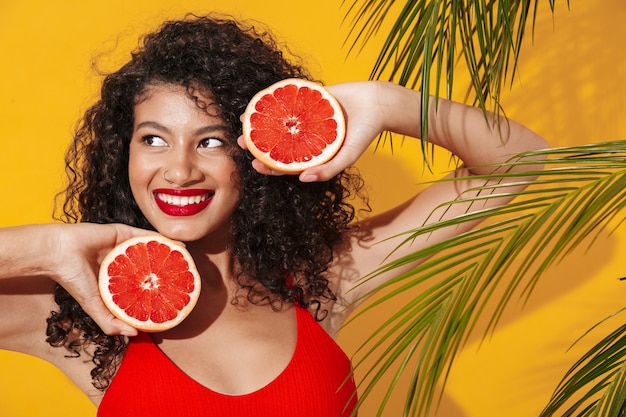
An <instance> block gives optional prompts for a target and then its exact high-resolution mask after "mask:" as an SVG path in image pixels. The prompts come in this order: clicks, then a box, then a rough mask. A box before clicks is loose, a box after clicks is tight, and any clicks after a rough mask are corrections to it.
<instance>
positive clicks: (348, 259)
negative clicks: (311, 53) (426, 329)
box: [301, 82, 547, 332]
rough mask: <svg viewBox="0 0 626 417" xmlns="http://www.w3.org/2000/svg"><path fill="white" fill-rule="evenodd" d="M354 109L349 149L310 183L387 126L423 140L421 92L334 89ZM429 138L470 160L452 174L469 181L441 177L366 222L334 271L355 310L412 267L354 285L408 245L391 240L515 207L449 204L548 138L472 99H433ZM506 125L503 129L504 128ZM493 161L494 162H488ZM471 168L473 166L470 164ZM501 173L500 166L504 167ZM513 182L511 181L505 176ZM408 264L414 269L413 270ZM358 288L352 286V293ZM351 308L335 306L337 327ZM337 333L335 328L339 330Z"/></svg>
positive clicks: (424, 240)
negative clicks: (471, 214) (484, 212)
mask: <svg viewBox="0 0 626 417" xmlns="http://www.w3.org/2000/svg"><path fill="white" fill-rule="evenodd" d="M331 91H332V92H333V94H334V95H335V96H336V97H337V98H338V99H339V101H340V102H341V104H342V106H344V109H345V111H346V113H347V120H348V135H349V136H348V137H347V138H346V146H344V147H343V148H342V150H341V152H340V153H339V154H337V156H336V157H335V158H334V159H333V160H331V161H330V162H329V163H327V164H326V165H325V166H320V167H316V168H312V169H310V170H308V171H306V172H304V173H302V175H301V178H304V180H315V179H324V178H328V177H330V176H332V175H334V174H335V173H336V172H338V171H339V170H341V169H343V168H345V167H347V166H349V165H351V164H353V163H354V162H355V161H356V160H357V159H358V157H359V156H360V155H361V154H362V152H363V151H364V150H365V149H366V148H367V146H368V145H369V144H370V143H371V141H372V140H374V138H376V137H377V136H378V135H379V133H380V132H382V131H391V132H395V133H399V134H402V135H406V136H410V137H415V138H419V137H420V135H421V125H420V107H421V104H420V94H419V93H418V92H416V91H413V90H410V89H406V88H403V87H400V86H397V85H394V84H390V83H383V82H375V83H355V84H341V85H337V86H333V87H331ZM428 116H429V138H428V139H429V141H430V142H431V143H433V144H435V145H437V146H441V147H444V148H446V149H448V150H449V151H451V152H452V153H453V154H455V155H456V156H457V157H459V158H460V159H461V161H462V162H463V164H462V165H461V166H460V167H459V168H458V169H457V171H456V172H454V173H452V174H450V175H454V176H458V177H464V178H467V179H464V180H461V181H454V182H437V183H435V184H433V185H431V186H429V187H427V188H426V189H425V190H424V191H422V192H421V193H419V194H418V195H416V196H414V197H412V198H411V199H409V200H408V201H406V202H405V203H403V204H401V205H399V206H397V207H395V208H393V209H391V210H389V211H388V212H385V213H382V214H379V215H377V216H374V217H372V218H370V219H367V220H366V221H364V222H362V223H361V225H360V226H361V232H362V233H363V234H364V235H367V236H368V240H361V239H359V238H358V237H356V236H354V237H352V238H351V240H350V242H348V244H347V245H346V246H345V247H343V248H341V249H339V251H338V253H337V255H338V256H336V257H335V259H336V260H337V261H336V263H335V264H334V265H333V267H332V269H331V274H333V275H332V276H331V280H332V281H333V282H334V283H335V284H336V287H335V288H336V291H337V293H338V295H339V296H340V297H342V298H343V301H344V303H345V304H347V305H351V307H352V308H351V309H350V310H352V309H353V308H354V307H356V305H357V304H356V303H354V302H355V300H357V299H358V298H359V297H361V296H362V295H363V294H364V293H366V292H368V291H370V290H372V289H375V288H377V287H378V286H379V285H381V284H382V283H383V282H385V281H387V280H388V279H390V278H392V277H394V276H397V275H398V274H399V273H401V272H403V270H404V269H395V270H394V271H392V272H390V273H386V274H382V275H380V276H377V277H376V278H375V279H372V280H370V281H368V282H367V283H366V284H365V285H361V286H359V287H357V289H356V290H353V288H354V286H355V284H356V283H358V280H359V278H361V277H363V276H365V275H367V274H369V273H370V272H372V271H374V270H375V269H376V268H378V267H380V266H381V265H382V264H383V263H384V260H385V257H386V256H388V255H389V254H390V253H391V251H392V250H394V249H396V247H397V245H398V244H399V243H400V240H398V239H390V240H386V239H388V238H390V237H393V236H396V235H398V234H400V233H403V232H406V231H407V230H410V229H412V228H415V227H419V226H422V225H424V224H428V223H431V222H434V221H437V220H445V219H449V218H453V217H455V216H458V215H461V214H464V213H468V212H471V211H472V210H476V209H484V208H486V207H494V206H498V205H503V204H507V203H508V202H509V201H510V198H492V199H489V200H488V202H487V203H485V204H480V205H478V204H474V205H469V204H454V205H453V206H452V208H449V207H448V208H441V207H440V206H441V205H445V204H446V203H448V202H451V201H454V200H455V199H458V198H459V197H460V196H463V197H467V198H469V197H472V196H473V195H476V194H477V192H475V191H472V189H473V188H475V187H480V186H484V185H485V181H484V180H483V179H472V175H476V174H486V173H493V172H494V167H493V165H494V164H496V165H497V164H500V163H503V162H506V161H507V160H509V158H511V157H512V156H513V155H516V154H518V153H521V152H524V151H529V150H536V149H542V148H545V147H547V144H546V142H545V141H544V140H543V139H542V138H541V137H540V136H539V135H537V134H536V133H534V132H533V131H531V130H530V129H528V128H526V127H525V126H523V125H521V124H519V123H517V122H515V121H513V120H504V119H501V120H500V122H501V123H499V124H498V123H495V122H496V121H495V119H494V118H495V116H494V115H489V118H488V119H487V120H486V119H485V115H484V113H483V112H482V111H481V110H480V109H477V108H474V107H471V106H466V105H464V104H460V103H455V102H452V101H448V100H444V99H439V101H438V103H437V104H435V99H434V98H431V103H430V109H429V115H428ZM498 126H500V130H498ZM490 164H491V165H492V166H491V167H486V166H485V165H490ZM466 167H470V168H466ZM538 168H540V164H537V165H534V164H531V165H522V166H519V167H516V168H515V169H516V170H517V171H526V170H535V169H538ZM496 172H497V171H496ZM512 181H514V182H515V183H519V184H513V183H512V184H511V185H510V186H509V187H508V188H507V191H509V192H513V191H521V190H522V189H523V188H524V185H523V183H524V180H523V179H522V178H517V179H515V180H512ZM504 183H506V180H504ZM476 224H477V222H466V223H464V224H462V225H460V226H455V227H449V228H445V229H439V230H438V231H436V232H434V233H432V234H429V235H428V236H423V237H418V238H417V239H416V240H415V241H412V243H411V245H405V246H404V247H402V248H400V250H398V251H397V252H396V253H395V255H397V256H402V255H406V254H408V253H409V252H414V251H417V250H419V249H422V248H424V247H427V246H430V245H432V244H435V243H437V242H440V241H442V240H444V239H447V238H450V237H452V236H454V235H457V234H460V233H463V232H465V231H467V230H469V229H471V228H472V227H474V226H476ZM409 267H410V266H407V267H406V268H409ZM351 290H352V291H351ZM350 310H344V309H343V306H341V308H338V309H335V311H334V313H335V314H333V315H334V316H335V317H334V320H333V319H332V318H331V321H332V322H333V323H330V327H331V328H332V329H336V328H338V327H339V326H340V325H341V324H342V322H343V320H344V319H345V316H346V315H347V314H348V313H349V311H350ZM332 331H333V330H331V332H332Z"/></svg>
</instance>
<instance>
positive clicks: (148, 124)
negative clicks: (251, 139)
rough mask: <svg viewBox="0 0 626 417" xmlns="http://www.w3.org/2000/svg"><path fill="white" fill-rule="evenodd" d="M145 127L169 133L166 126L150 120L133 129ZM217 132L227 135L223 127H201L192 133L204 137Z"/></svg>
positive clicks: (226, 130) (226, 129)
mask: <svg viewBox="0 0 626 417" xmlns="http://www.w3.org/2000/svg"><path fill="white" fill-rule="evenodd" d="M145 127H147V128H152V129H157V130H160V131H162V132H165V133H171V131H170V129H168V128H167V127H166V126H163V125H162V124H160V123H158V122H154V121H150V120H148V121H145V122H141V123H139V124H138V125H137V127H136V128H135V130H139V129H141V128H145ZM218 131H222V132H225V133H228V128H227V127H226V126H224V125H208V126H203V127H201V128H199V129H197V130H196V131H195V132H194V133H195V134H196V135H206V134H208V133H213V132H218Z"/></svg>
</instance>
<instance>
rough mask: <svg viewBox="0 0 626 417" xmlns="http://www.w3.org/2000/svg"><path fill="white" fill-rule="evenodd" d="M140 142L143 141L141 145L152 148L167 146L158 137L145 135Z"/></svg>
mask: <svg viewBox="0 0 626 417" xmlns="http://www.w3.org/2000/svg"><path fill="white" fill-rule="evenodd" d="M141 140H142V141H143V143H145V144H146V145H148V146H154V147H160V146H167V142H165V141H164V140H163V139H162V138H160V137H159V136H154V135H146V136H144V137H142V138H141Z"/></svg>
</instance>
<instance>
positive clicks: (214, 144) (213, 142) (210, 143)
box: [198, 138, 224, 148]
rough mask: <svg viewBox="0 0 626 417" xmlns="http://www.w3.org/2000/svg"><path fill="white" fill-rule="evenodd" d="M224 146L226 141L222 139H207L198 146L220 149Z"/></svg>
mask: <svg viewBox="0 0 626 417" xmlns="http://www.w3.org/2000/svg"><path fill="white" fill-rule="evenodd" d="M223 145H224V141H223V140H222V139H217V138H206V139H202V140H201V141H200V144H199V145H198V147H199V148H218V147H220V146H223Z"/></svg>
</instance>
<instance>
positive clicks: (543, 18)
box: [0, 0, 626, 417]
mask: <svg viewBox="0 0 626 417" xmlns="http://www.w3.org/2000/svg"><path fill="white" fill-rule="evenodd" d="M341 3H342V2H341V1H339V0H317V1H315V2H295V1H292V0H266V1H258V0H245V1H244V0H239V1H237V0H213V1H211V0H204V1H197V0H179V1H176V2H172V1H164V0H124V1H121V0H107V1H98V2H85V1H79V0H66V1H62V2H50V1H42V0H24V1H20V0H3V1H2V2H0V181H1V184H2V185H1V188H0V190H1V192H0V195H1V197H0V202H1V204H0V225H2V226H8V225H15V224H21V223H36V222H46V221H49V220H50V213H51V209H52V205H51V202H52V199H53V196H54V194H55V193H56V192H57V191H58V190H59V189H60V187H61V184H62V181H63V164H62V157H63V152H64V149H65V146H66V145H67V143H68V141H69V138H70V132H71V130H72V127H73V124H74V122H75V121H76V120H77V118H78V116H79V114H80V113H81V111H82V110H84V109H85V107H86V106H87V105H88V104H89V103H90V102H91V100H92V98H93V96H94V92H95V91H96V86H97V82H98V79H97V77H95V76H94V75H93V72H92V71H91V68H90V64H91V59H92V58H93V57H95V56H98V55H104V56H106V57H111V56H112V57H113V60H115V59H119V57H120V56H121V57H123V54H124V53H125V52H126V51H127V50H128V49H129V48H131V47H132V46H133V45H134V44H135V39H136V35H137V34H138V33H142V32H145V31H146V30H149V29H151V28H153V27H154V26H155V25H156V24H157V23H158V22H159V21H161V20H162V19H164V18H168V17H179V16H181V15H182V14H183V13H184V12H186V11H194V12H198V13H201V12H205V11H211V10H217V11H222V12H227V13H230V14H233V15H235V16H237V17H245V18H252V19H255V20H259V21H261V22H265V23H266V24H267V25H269V26H270V27H271V28H273V29H274V31H275V33H276V34H277V35H278V36H279V38H280V39H283V40H285V41H288V43H289V45H290V46H291V49H292V50H293V51H294V52H295V53H297V54H299V55H301V56H303V57H304V58H305V61H306V62H307V63H308V64H309V65H310V67H311V68H312V70H313V72H314V74H315V75H317V76H318V77H319V78H322V79H324V80H325V81H326V82H328V83H334V82H339V81H345V80H357V79H365V78H367V76H368V74H369V68H370V65H371V63H372V59H373V53H374V51H375V49H376V45H373V46H372V48H370V49H369V50H366V51H364V52H363V53H362V54H361V55H359V56H358V57H356V56H351V57H349V58H348V59H346V53H347V49H346V48H345V47H343V46H342V42H343V40H344V38H345V36H346V34H347V29H348V28H347V26H341V20H342V17H343V15H344V13H345V11H346V8H345V6H344V7H343V8H342V7H341V6H340V5H341ZM346 3H350V2H349V1H348V2H346ZM539 3H540V10H539V14H538V23H537V28H536V32H535V42H534V45H533V44H532V42H531V38H530V36H528V37H527V40H528V42H527V45H526V46H525V49H524V52H523V54H522V58H521V65H520V68H519V75H520V77H519V79H518V80H517V81H516V82H515V83H514V84H513V86H512V88H511V90H510V91H507V92H506V94H505V97H504V105H505V109H506V110H507V113H508V115H509V116H510V117H511V118H514V119H517V120H520V121H522V122H524V123H526V124H527V125H529V126H531V127H532V128H533V129H535V130H536V131H538V132H540V133H541V134H543V135H544V136H545V137H546V138H547V139H548V140H549V142H550V143H551V145H553V146H564V145H573V144H583V143H590V142H597V141H603V140H613V139H626V118H625V117H624V114H625V112H624V111H625V108H624V105H625V103H624V100H625V97H626V86H625V82H624V81H625V78H624V76H625V75H626V54H624V52H623V49H622V42H623V39H625V35H626V27H624V25H623V22H624V21H626V6H625V5H624V3H623V1H622V0H572V1H571V3H572V4H571V10H569V11H568V10H567V6H566V2H565V1H564V0H561V1H557V13H556V16H555V18H554V19H553V18H552V16H551V14H550V13H549V11H548V9H547V4H548V2H547V0H544V1H540V2H539ZM122 59H123V58H122ZM106 62H111V60H110V59H109V60H108V61H106ZM419 158H420V156H419V149H418V148H417V147H415V146H412V144H411V143H407V144H405V145H404V146H403V147H396V149H395V152H394V155H391V154H390V152H389V151H388V150H383V151H378V152H377V153H376V155H367V156H366V157H364V158H363V160H362V161H361V162H360V164H359V166H360V168H361V170H362V171H363V173H364V174H365V175H366V177H367V178H368V180H369V181H370V184H371V195H372V203H373V206H374V209H375V210H376V211H379V210H382V209H384V208H386V207H388V206H390V205H392V204H395V203H398V202H400V201H402V200H403V199H404V198H406V197H407V196H409V195H410V194H411V193H413V192H414V191H415V190H416V188H417V186H418V184H419V183H420V182H422V181H425V180H430V179H431V177H430V176H424V175H423V173H422V171H421V169H419V163H418V161H419ZM381 167H382V168H381ZM381 172H382V173H384V174H385V177H383V176H382V175H383V174H381ZM625 249H626V229H624V228H623V227H622V228H621V229H618V231H617V232H616V233H614V234H611V235H609V234H608V233H605V234H603V235H602V236H601V237H600V239H599V240H598V241H597V242H595V243H594V245H593V246H592V247H591V248H589V249H588V251H586V252H585V251H583V250H580V251H577V253H575V254H573V255H571V256H569V257H567V258H566V259H565V260H564V261H563V262H562V263H561V264H560V265H558V266H556V267H554V268H552V269H550V271H549V272H548V273H547V274H546V276H545V277H544V278H543V280H542V281H541V282H540V284H539V286H538V288H537V289H536V292H535V293H534V295H533V297H531V299H530V300H529V302H528V303H527V304H526V305H525V306H522V303H521V302H520V303H519V305H518V306H514V307H513V308H511V309H509V311H508V312H507V314H506V315H505V317H504V319H503V321H502V324H501V325H500V327H499V328H498V330H497V331H496V332H495V334H493V336H492V337H491V338H490V339H489V340H487V341H484V342H483V343H482V344H481V343H480V341H481V338H480V335H479V334H477V335H475V336H474V337H472V338H471V339H470V340H469V342H468V345H467V347H466V348H465V349H464V351H463V352H462V354H461V355H460V357H459V358H458V359H457V362H456V365H455V367H454V368H453V371H452V374H451V375H450V379H449V384H448V388H447V390H446V392H445V394H444V396H443V398H442V403H441V414H440V415H442V416H447V417H502V416H507V417H518V416H519V417H522V416H523V417H528V416H532V415H536V414H537V412H538V411H539V410H540V409H541V407H542V405H543V404H544V403H545V401H546V400H547V398H548V396H549V395H550V393H551V390H552V389H553V388H554V386H555V385H556V383H557V382H558V381H559V379H560V378H561V376H562V375H563V374H564V372H565V370H566V369H567V368H568V367H569V366H570V365H571V364H572V363H573V361H574V360H575V359H577V358H578V357H579V356H580V354H581V353H582V352H583V351H584V350H585V348H586V347H588V346H589V343H590V341H589V342H585V343H583V344H581V345H579V346H577V347H575V348H574V349H572V350H571V351H567V348H568V347H569V346H570V344H571V343H572V342H573V341H574V340H575V339H577V338H578V337H579V336H580V335H581V334H582V333H583V332H584V331H585V330H587V329H588V328H590V327H591V326H592V325H593V324H595V323H596V322H597V321H599V320H600V319H602V318H604V317H605V316H607V315H609V314H611V313H613V312H614V311H616V310H617V309H619V308H620V307H622V306H623V305H624V302H623V300H624V298H625V297H624V295H626V283H624V282H619V281H618V280H617V279H616V278H617V277H620V276H623V275H624V267H623V264H622V262H621V256H620V254H621V253H623V252H624V250H625ZM42 325H43V323H42ZM613 327H617V324H616V323H615V322H613ZM42 333H43V327H42ZM366 335H367V328H356V327H351V328H348V329H347V330H346V333H345V334H344V335H343V336H342V337H341V339H340V343H341V344H342V345H343V346H344V348H345V349H346V350H347V352H348V353H352V352H354V350H355V349H356V347H357V346H358V345H359V341H362V340H363V339H364V337H365V336H366ZM594 335H595V336H596V337H595V338H596V339H597V338H599V337H600V335H598V334H594ZM479 344H480V347H479ZM376 399H377V397H376V395H374V396H372V402H371V403H370V404H367V405H366V406H365V407H364V408H363V409H362V410H361V415H362V416H370V415H374V413H373V411H372V410H374V409H375V402H376ZM397 402H400V400H397ZM60 413H63V414H69V415H72V416H95V409H94V407H93V406H92V405H91V404H90V403H89V401H88V400H87V399H85V398H84V397H83V396H82V395H81V394H80V393H79V392H78V391H77V390H76V389H75V388H73V387H72V385H71V384H70V383H69V381H68V380H67V379H66V378H65V377H64V376H63V375H62V374H60V373H59V372H58V371H56V370H55V369H53V368H51V367H50V366H49V365H47V364H45V363H42V362H41V361H38V360H36V359H32V358H27V357H25V356H23V355H19V354H15V353H10V352H0V416H1V417H27V416H28V417H30V416H38V417H47V416H50V417H52V416H57V415H59V414H60ZM385 415H388V416H395V415H398V412H397V411H394V410H393V409H389V410H388V412H387V413H386V414H385Z"/></svg>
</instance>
